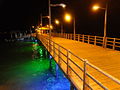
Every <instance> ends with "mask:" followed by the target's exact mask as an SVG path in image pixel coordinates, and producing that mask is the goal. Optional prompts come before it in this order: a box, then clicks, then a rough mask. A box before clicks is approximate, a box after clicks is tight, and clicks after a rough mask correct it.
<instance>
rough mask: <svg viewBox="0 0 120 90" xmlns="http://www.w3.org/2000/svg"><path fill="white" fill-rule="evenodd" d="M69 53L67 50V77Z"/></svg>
mask: <svg viewBox="0 0 120 90" xmlns="http://www.w3.org/2000/svg"><path fill="white" fill-rule="evenodd" d="M68 69H69V51H68V50H67V76H68V74H69V72H68V71H69V70H68Z"/></svg>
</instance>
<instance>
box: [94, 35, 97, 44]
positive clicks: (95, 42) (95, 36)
mask: <svg viewBox="0 0 120 90" xmlns="http://www.w3.org/2000/svg"><path fill="white" fill-rule="evenodd" d="M96 39H97V37H96V36H95V40H94V45H96Z"/></svg>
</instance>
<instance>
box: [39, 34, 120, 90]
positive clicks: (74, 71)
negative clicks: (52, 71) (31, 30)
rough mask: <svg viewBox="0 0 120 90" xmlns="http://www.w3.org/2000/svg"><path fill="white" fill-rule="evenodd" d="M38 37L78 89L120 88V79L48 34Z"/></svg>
mask: <svg viewBox="0 0 120 90" xmlns="http://www.w3.org/2000/svg"><path fill="white" fill-rule="evenodd" d="M62 37H66V38H68V37H69V38H72V35H71V34H64V35H63V36H62ZM84 37H85V36H84ZM37 38H38V39H39V40H40V41H41V42H42V43H43V45H44V46H45V47H46V49H47V50H48V51H49V52H50V54H51V55H52V56H53V58H54V60H55V61H56V62H57V64H58V65H59V66H60V67H61V69H62V70H63V71H64V73H65V74H66V75H67V76H68V78H69V80H70V81H72V82H73V84H74V85H75V87H76V88H77V89H78V90H87V89H88V90H97V89H100V90H108V89H115V88H119V89H120V81H119V80H117V79H116V78H114V77H112V76H111V75H109V74H107V73H105V72H104V71H102V70H101V69H99V68H97V67H96V66H94V65H92V64H91V63H89V62H88V61H87V60H84V59H82V58H80V57H78V56H76V55H75V54H73V53H72V52H71V51H69V50H67V49H66V48H64V47H62V46H60V45H59V44H57V43H55V42H54V41H52V40H51V39H49V37H47V36H43V35H39V34H38V35H37ZM79 39H80V38H79ZM82 41H83V39H82ZM84 41H85V38H84ZM109 82H110V84H111V85H110V84H109Z"/></svg>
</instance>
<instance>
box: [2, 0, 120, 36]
mask: <svg viewBox="0 0 120 90" xmlns="http://www.w3.org/2000/svg"><path fill="white" fill-rule="evenodd" d="M106 1H107V0H51V3H65V4H66V5H67V8H66V9H62V8H61V7H54V8H52V22H53V21H54V18H58V19H60V20H61V21H62V22H63V24H64V29H65V31H66V32H69V33H72V28H73V26H72V25H73V23H71V24H68V23H66V22H64V20H63V15H64V13H65V12H69V13H71V14H72V16H74V17H75V18H76V32H77V33H83V34H91V35H101V36H103V25H104V10H100V9H99V10H98V11H96V12H94V11H92V6H93V4H96V3H99V4H100V6H102V7H105V4H106ZM108 1H109V7H108V23H107V36H111V37H112V36H115V37H119V35H120V32H119V31H120V0H108ZM41 13H42V14H43V15H48V0H0V31H13V30H21V31H26V30H29V28H30V27H31V26H32V25H34V26H35V25H37V24H38V23H39V22H40V14H41ZM43 23H44V24H47V23H48V21H45V20H44V21H43Z"/></svg>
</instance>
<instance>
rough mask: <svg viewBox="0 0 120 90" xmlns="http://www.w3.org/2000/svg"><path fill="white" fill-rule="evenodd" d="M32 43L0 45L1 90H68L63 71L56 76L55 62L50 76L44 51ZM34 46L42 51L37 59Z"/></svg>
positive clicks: (28, 41) (29, 41) (68, 85)
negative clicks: (34, 55)
mask: <svg viewBox="0 0 120 90" xmlns="http://www.w3.org/2000/svg"><path fill="white" fill-rule="evenodd" d="M33 41H34V40H33ZM33 41H31V40H24V41H16V42H4V43H1V44H0V50H1V52H0V90H69V89H70V88H69V87H70V83H69V81H68V80H67V79H66V77H65V76H64V74H63V73H62V71H61V70H60V69H58V71H57V73H58V77H56V76H55V67H56V63H55V62H54V60H53V59H52V72H51V71H50V59H49V58H48V57H46V56H45V48H44V47H43V46H38V45H37V44H36V43H34V42H33ZM39 45H41V44H39ZM34 46H35V47H37V48H39V50H40V53H39V57H38V58H36V59H35V58H33V57H32V55H33V47H34Z"/></svg>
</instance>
